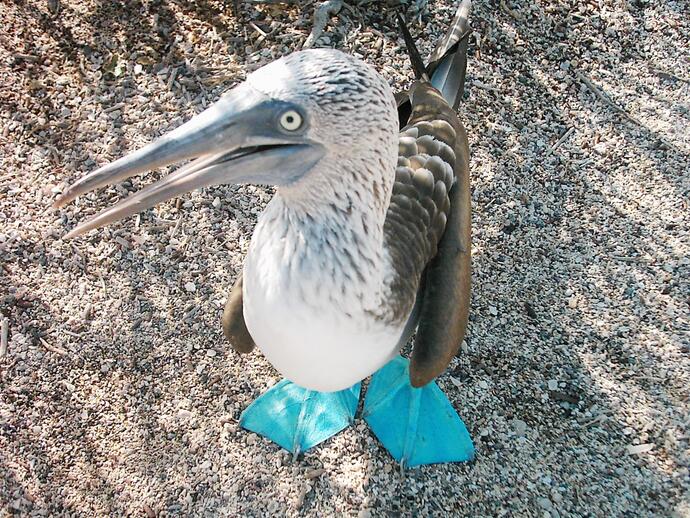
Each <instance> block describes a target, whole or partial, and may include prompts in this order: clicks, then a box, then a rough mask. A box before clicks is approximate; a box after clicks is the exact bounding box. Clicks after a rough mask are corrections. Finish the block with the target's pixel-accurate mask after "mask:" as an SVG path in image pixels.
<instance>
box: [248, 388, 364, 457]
mask: <svg viewBox="0 0 690 518" xmlns="http://www.w3.org/2000/svg"><path fill="white" fill-rule="evenodd" d="M359 389H360V384H359V383H357V384H356V385H354V386H352V387H350V388H349V389H345V390H341V391H340V392H317V391H315V390H309V389H305V388H302V387H300V386H299V385H295V384H294V383H292V382H290V381H288V380H282V381H280V382H279V383H277V384H276V385H274V386H273V387H271V388H270V389H269V390H268V391H266V393H265V394H262V395H261V396H260V397H259V398H257V400H256V401H254V402H253V403H252V404H251V405H249V406H248V407H247V408H246V409H245V410H244V412H242V415H241V416H240V426H241V427H242V428H246V429H247V430H250V431H252V432H255V433H258V434H259V435H263V436H264V437H267V438H269V439H270V440H272V441H273V442H275V443H277V444H279V445H280V446H282V447H283V448H285V449H286V450H289V451H291V452H292V453H293V454H294V455H298V454H299V453H301V452H304V451H306V450H308V449H309V448H311V447H312V446H316V445H317V444H319V443H320V442H323V441H325V440H326V439H328V438H329V437H332V436H334V435H335V434H337V433H338V432H339V431H341V430H343V429H344V428H347V427H348V426H349V425H350V424H351V423H352V421H353V420H354V416H355V411H356V410H357V402H358V401H359Z"/></svg>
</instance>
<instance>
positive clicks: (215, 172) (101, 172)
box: [53, 83, 324, 239]
mask: <svg viewBox="0 0 690 518" xmlns="http://www.w3.org/2000/svg"><path fill="white" fill-rule="evenodd" d="M290 108H291V106H290V105H288V103H284V102H282V101H276V100H273V99H270V98H269V97H267V96H266V95H264V94H262V93H260V92H258V91H256V90H255V89H253V88H252V87H251V86H249V85H248V84H246V83H244V84H241V85H239V86H238V87H236V88H234V89H233V90H231V91H230V92H229V93H228V94H227V95H225V96H224V97H222V98H221V99H220V100H219V101H218V102H217V103H216V104H214V105H213V106H211V107H210V108H208V109H207V110H205V111H204V112H202V113H200V114H199V115H197V116H196V117H194V118H192V119H191V120H190V121H188V122H186V123H185V124H183V125H182V126H180V127H179V128H177V129H175V130H173V131H171V132H170V133H168V134H166V135H164V136H163V137H161V138H159V139H158V140H156V141H155V142H153V143H151V144H149V145H148V146H146V147H144V148H142V149H140V150H138V151H135V152H133V153H131V154H130V155H127V156H125V157H122V158H120V159H119V160H116V161H115V162H112V163H110V164H108V165H105V166H103V167H101V168H100V169H97V170H96V171H93V172H92V173H90V174H88V175H86V176H85V177H84V178H82V179H80V180H79V181H77V182H75V183H74V184H73V185H71V186H70V187H69V188H68V189H67V190H66V191H65V192H64V193H63V195H62V196H61V197H59V198H58V199H57V200H56V201H55V202H54V204H53V206H55V207H62V206H64V205H65V204H66V203H69V202H70V201H72V200H74V199H75V198H76V197H77V196H80V195H82V194H84V193H87V192H90V191H92V190H94V189H97V188H99V187H103V186H106V185H110V184H112V183H115V182H118V181H121V180H124V179H126V178H129V177H131V176H134V175H136V174H138V173H141V172H144V171H148V170H150V169H154V168H157V167H162V166H166V165H170V164H173V163H176V162H179V161H181V160H185V159H190V158H196V160H194V161H192V162H190V163H189V164H187V165H185V166H183V167H181V168H180V169H178V170H177V171H174V172H173V173H171V174H170V175H168V176H167V177H165V178H163V179H162V180H160V181H158V182H157V183H154V184H152V185H150V186H148V187H146V188H144V189H142V190H141V191H139V192H137V193H135V194H133V195H131V196H129V197H128V198H126V199H124V200H122V201H120V202H119V203H117V204H116V205H114V206H112V207H110V208H108V209H106V210H104V211H102V212H101V213H99V214H98V215H96V216H95V217H93V218H92V219H90V220H88V221H86V222H85V223H82V224H80V225H78V226H77V227H75V228H74V229H73V230H72V231H70V232H69V233H68V234H67V235H66V236H65V239H68V238H72V237H76V236H78V235H80V234H83V233H85V232H87V231H89V230H92V229H94V228H98V227H102V226H105V225H107V224H109V223H112V222H114V221H117V220H120V219H122V218H124V217H127V216H130V215H132V214H136V213H137V212H140V211H143V210H145V209H148V208H151V207H153V206H154V205H156V204H158V203H160V202H162V201H165V200H168V199H170V198H173V197H175V196H177V195H180V194H184V193H186V192H190V191H192V190H194V189H198V188H202V187H208V186H210V185H223V184H233V183H260V184H273V185H285V184H288V183H291V182H293V181H295V180H297V179H299V178H300V177H301V176H302V175H304V174H305V173H306V172H307V171H309V170H310V169H311V168H312V167H313V166H314V165H315V164H316V163H317V162H318V161H319V160H320V159H321V158H322V156H323V154H324V150H323V148H322V147H321V146H320V145H318V144H316V143H314V142H312V141H309V140H308V139H306V138H304V136H303V135H302V132H295V134H287V133H286V132H285V131H281V129H280V128H278V127H277V121H278V119H279V116H280V114H281V113H282V112H284V111H285V110H286V109H290Z"/></svg>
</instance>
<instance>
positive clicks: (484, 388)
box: [477, 380, 489, 390]
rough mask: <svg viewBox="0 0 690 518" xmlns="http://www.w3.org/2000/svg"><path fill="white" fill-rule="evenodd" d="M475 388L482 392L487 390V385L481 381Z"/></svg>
mask: <svg viewBox="0 0 690 518" xmlns="http://www.w3.org/2000/svg"><path fill="white" fill-rule="evenodd" d="M477 386H478V387H479V388H480V389H482V390H486V389H488V388H489V384H488V383H487V382H486V381H484V380H481V381H480V382H479V383H477Z"/></svg>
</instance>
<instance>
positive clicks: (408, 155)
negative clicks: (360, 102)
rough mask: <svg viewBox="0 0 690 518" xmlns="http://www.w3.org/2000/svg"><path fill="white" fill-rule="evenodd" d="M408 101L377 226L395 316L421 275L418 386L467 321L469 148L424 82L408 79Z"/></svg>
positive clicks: (405, 307) (434, 372)
mask: <svg viewBox="0 0 690 518" xmlns="http://www.w3.org/2000/svg"><path fill="white" fill-rule="evenodd" d="M409 101H410V106H411V115H410V118H409V121H408V124H407V126H405V127H404V128H403V129H402V131H401V133H400V146H399V159H398V167H397V169H396V180H395V184H394V186H393V195H392V197H391V204H390V207H389V209H388V214H387V216H386V223H385V226H384V232H385V235H386V240H387V242H386V244H387V247H388V249H389V251H390V255H391V260H392V263H393V266H394V269H395V280H394V282H393V285H392V288H393V291H394V292H395V293H397V294H398V295H399V297H396V299H397V300H399V302H398V303H397V304H394V310H395V313H396V314H395V316H396V317H400V316H401V314H404V315H407V314H409V312H410V311H411V309H412V308H411V307H410V302H409V301H410V300H415V297H416V296H417V294H418V290H419V288H420V282H421V279H422V276H424V279H425V281H424V286H422V289H421V293H419V295H418V297H419V298H421V308H420V310H419V311H418V312H415V313H418V314H417V315H414V316H413V317H412V318H417V317H418V319H419V328H418V331H417V336H416V339H415V346H414V350H413V353H412V362H411V364H410V380H411V382H412V384H413V385H414V386H417V387H418V386H422V385H425V384H426V383H428V382H429V381H431V380H432V379H433V378H435V377H436V376H438V375H439V374H440V373H441V372H443V370H444V369H445V368H446V367H447V365H448V363H449V361H450V359H451V358H452V357H453V355H454V354H455V353H456V352H457V349H458V347H459V345H460V342H461V341H462V337H463V335H464V332H465V327H466V324H467V314H468V306H469V289H470V199H469V172H468V171H469V169H468V157H469V148H468V145H467V136H466V133H465V129H464V128H463V126H462V124H461V123H460V121H459V120H458V118H457V116H456V115H455V112H454V111H453V110H452V109H451V108H450V107H449V106H448V103H447V102H446V101H445V100H444V99H443V97H442V96H441V95H440V93H439V92H438V91H437V90H436V89H434V88H433V87H432V86H431V85H430V84H428V83H426V82H417V83H415V84H414V85H413V86H412V88H411V89H410V93H409ZM403 318H404V317H403ZM408 327H409V326H408Z"/></svg>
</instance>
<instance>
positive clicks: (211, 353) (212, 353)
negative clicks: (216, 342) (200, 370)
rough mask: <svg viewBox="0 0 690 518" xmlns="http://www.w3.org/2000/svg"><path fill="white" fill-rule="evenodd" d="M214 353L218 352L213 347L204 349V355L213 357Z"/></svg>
mask: <svg viewBox="0 0 690 518" xmlns="http://www.w3.org/2000/svg"><path fill="white" fill-rule="evenodd" d="M216 354H218V353H217V352H216V351H215V350H214V349H207V350H206V356H209V357H211V358H213V357H214V356H215V355H216Z"/></svg>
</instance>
